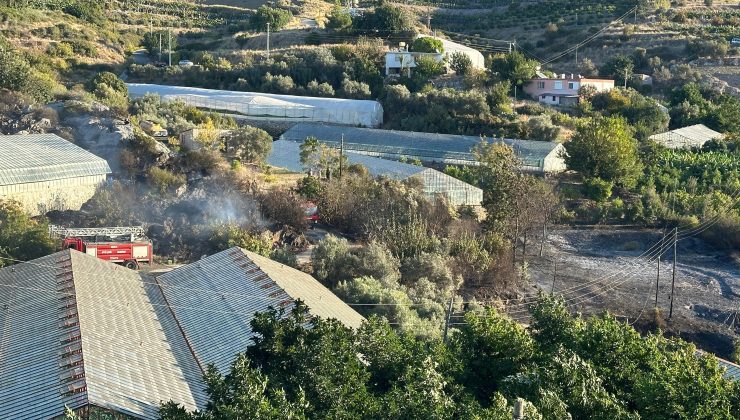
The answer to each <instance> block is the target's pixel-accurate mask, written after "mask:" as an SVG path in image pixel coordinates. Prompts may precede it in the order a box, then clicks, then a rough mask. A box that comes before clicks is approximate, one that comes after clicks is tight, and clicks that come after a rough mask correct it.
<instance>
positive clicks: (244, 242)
mask: <svg viewBox="0 0 740 420" xmlns="http://www.w3.org/2000/svg"><path fill="white" fill-rule="evenodd" d="M209 242H210V244H211V246H213V247H214V248H215V249H217V250H219V251H223V250H225V249H229V248H232V247H235V246H238V247H239V248H242V249H246V250H247V251H251V252H254V253H256V254H259V255H262V256H265V257H269V256H270V253H271V252H272V235H271V234H270V232H262V233H257V232H252V231H250V230H247V229H243V228H242V227H240V226H238V225H234V224H226V225H221V226H219V227H217V228H216V229H214V231H213V233H212V234H211V237H210V238H209Z"/></svg>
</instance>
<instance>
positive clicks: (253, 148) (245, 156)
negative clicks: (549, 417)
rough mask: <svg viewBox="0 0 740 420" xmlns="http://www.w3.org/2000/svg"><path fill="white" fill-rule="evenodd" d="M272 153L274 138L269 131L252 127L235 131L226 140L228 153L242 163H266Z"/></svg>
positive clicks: (243, 127) (244, 127)
mask: <svg viewBox="0 0 740 420" xmlns="http://www.w3.org/2000/svg"><path fill="white" fill-rule="evenodd" d="M271 151H272V136H270V135H269V134H268V133H267V131H265V130H263V129H261V128H256V127H252V126H248V125H247V126H242V127H239V128H238V129H236V130H234V131H233V132H232V133H231V134H230V135H229V137H228V139H227V140H226V153H227V155H229V156H234V157H237V158H239V159H241V161H242V162H250V163H264V161H265V159H267V156H269V155H270V152H271Z"/></svg>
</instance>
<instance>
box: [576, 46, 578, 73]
mask: <svg viewBox="0 0 740 420" xmlns="http://www.w3.org/2000/svg"><path fill="white" fill-rule="evenodd" d="M577 68H578V44H576V69H577Z"/></svg>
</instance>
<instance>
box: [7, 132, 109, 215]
mask: <svg viewBox="0 0 740 420" xmlns="http://www.w3.org/2000/svg"><path fill="white" fill-rule="evenodd" d="M109 173H111V169H110V167H109V166H108V163H107V162H106V161H105V159H103V158H100V157H98V156H95V155H94V154H92V153H90V152H88V151H87V150H85V149H82V148H81V147H78V146H76V145H74V144H72V143H71V142H69V141H67V140H64V139H63V138H61V137H59V136H57V135H54V134H27V135H12V136H2V135H0V199H2V200H14V201H18V202H20V203H21V206H22V207H23V209H24V210H25V211H26V212H27V213H28V214H30V215H33V216H36V215H40V214H44V213H46V212H48V211H51V210H79V209H80V207H82V205H83V204H85V202H87V201H88V200H89V199H90V198H92V196H93V195H94V194H95V190H96V189H97V187H98V186H99V185H100V184H102V183H103V182H105V179H106V176H107V175H108V174H109Z"/></svg>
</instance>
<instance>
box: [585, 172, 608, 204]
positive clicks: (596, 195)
mask: <svg viewBox="0 0 740 420" xmlns="http://www.w3.org/2000/svg"><path fill="white" fill-rule="evenodd" d="M583 187H584V195H585V196H586V197H588V198H590V199H592V200H596V201H599V202H602V201H606V200H608V199H609V197H611V196H612V183H611V182H610V181H606V180H603V179H601V178H589V179H586V180H585V181H584V182H583Z"/></svg>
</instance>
